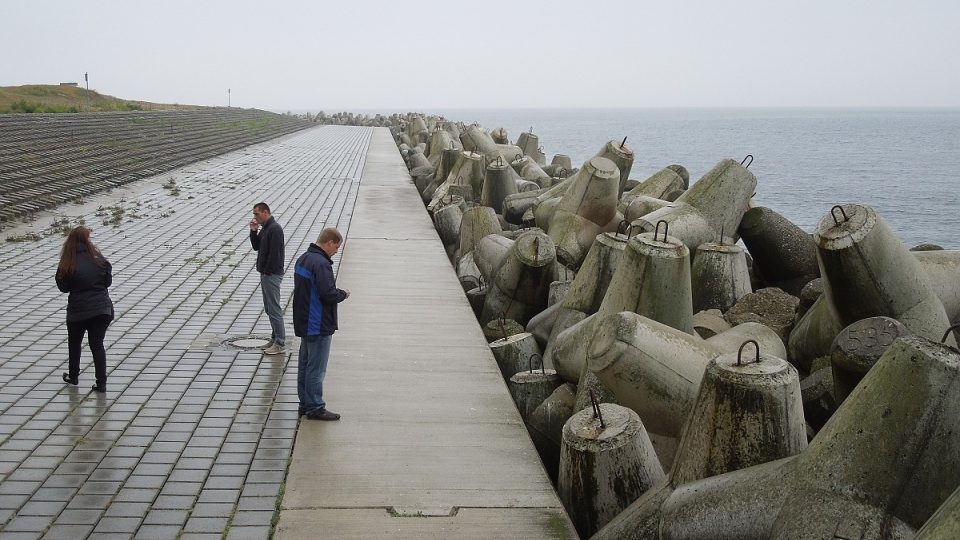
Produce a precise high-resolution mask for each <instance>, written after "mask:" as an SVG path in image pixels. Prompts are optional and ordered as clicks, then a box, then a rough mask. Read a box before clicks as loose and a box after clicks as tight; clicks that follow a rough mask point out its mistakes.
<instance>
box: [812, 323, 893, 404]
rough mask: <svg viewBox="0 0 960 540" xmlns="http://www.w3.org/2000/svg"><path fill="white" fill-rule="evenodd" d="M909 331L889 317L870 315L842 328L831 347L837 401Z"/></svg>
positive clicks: (831, 363)
mask: <svg viewBox="0 0 960 540" xmlns="http://www.w3.org/2000/svg"><path fill="white" fill-rule="evenodd" d="M909 334H910V331H909V330H907V327H906V326H904V325H903V324H901V323H900V322H899V321H897V320H895V319H891V318H889V317H869V318H867V319H862V320H859V321H857V322H855V323H853V324H851V325H850V326H848V327H846V328H844V329H843V330H841V331H840V333H839V334H837V337H836V339H834V340H833V345H832V346H831V347H830V365H831V369H832V372H833V397H834V399H835V400H836V402H837V403H841V402H843V400H844V399H846V397H847V396H848V395H850V392H852V391H853V389H854V387H856V386H857V385H858V384H860V381H861V380H863V377H864V376H865V375H866V374H867V372H868V371H870V368H872V367H873V366H874V364H876V363H877V361H878V360H879V359H880V357H881V356H883V353H885V352H887V349H888V348H889V347H890V345H892V344H893V342H894V341H896V339H897V338H900V337H903V336H906V335H909Z"/></svg>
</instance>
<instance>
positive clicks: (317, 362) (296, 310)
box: [293, 227, 350, 420]
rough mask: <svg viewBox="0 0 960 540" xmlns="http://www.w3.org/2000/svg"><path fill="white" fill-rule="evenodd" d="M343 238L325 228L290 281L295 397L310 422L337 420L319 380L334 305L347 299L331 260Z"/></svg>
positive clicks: (330, 336) (332, 325)
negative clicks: (297, 342)
mask: <svg viewBox="0 0 960 540" xmlns="http://www.w3.org/2000/svg"><path fill="white" fill-rule="evenodd" d="M341 243H343V237H342V236H340V233H339V232H338V231H337V229H335V228H333V227H328V228H326V229H324V230H323V231H321V232H320V237H319V238H317V241H316V242H314V243H313V244H310V247H309V248H307V251H306V253H304V254H303V255H301V256H300V258H299V259H297V264H296V266H295V275H294V278H293V332H294V334H295V335H296V336H297V337H299V338H300V356H299V360H298V362H297V395H298V396H299V398H300V415H301V416H303V415H306V417H307V418H309V419H311V420H339V419H340V415H339V414H337V413H335V412H331V411H328V410H327V404H326V403H325V402H324V401H323V377H324V376H325V375H326V374H327V359H328V358H329V356H330V342H331V341H332V339H333V333H334V332H336V330H337V304H339V303H340V302H343V301H344V300H346V299H347V298H348V297H349V296H350V291H348V290H343V289H338V288H337V282H336V278H335V277H334V275H333V259H332V257H333V256H334V255H336V253H337V251H339V250H340V244H341Z"/></svg>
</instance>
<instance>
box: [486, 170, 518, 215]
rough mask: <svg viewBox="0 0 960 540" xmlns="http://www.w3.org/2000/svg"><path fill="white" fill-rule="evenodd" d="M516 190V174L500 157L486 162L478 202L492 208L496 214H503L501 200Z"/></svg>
mask: <svg viewBox="0 0 960 540" xmlns="http://www.w3.org/2000/svg"><path fill="white" fill-rule="evenodd" d="M518 191H519V190H518V189H517V174H516V173H515V172H514V171H513V169H512V168H511V167H510V165H509V164H508V163H507V162H506V161H504V160H502V159H501V160H497V161H494V162H491V163H488V164H487V171H486V175H484V177H483V189H482V190H481V193H480V204H482V205H484V206H489V207H491V208H493V210H494V212H496V213H498V214H503V200H504V199H506V198H507V197H508V196H509V195H513V194H515V193H517V192H518Z"/></svg>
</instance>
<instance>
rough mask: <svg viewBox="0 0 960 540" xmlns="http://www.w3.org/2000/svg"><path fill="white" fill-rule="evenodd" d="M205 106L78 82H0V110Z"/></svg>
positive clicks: (5, 112)
mask: <svg viewBox="0 0 960 540" xmlns="http://www.w3.org/2000/svg"><path fill="white" fill-rule="evenodd" d="M203 108H204V107H200V106H196V105H179V104H176V103H174V104H167V103H150V102H148V101H132V100H126V99H120V98H116V97H113V96H107V95H104V94H100V93H98V92H96V91H94V90H86V89H84V88H80V87H78V86H60V85H48V84H30V85H25V86H0V114H16V113H80V112H112V111H165V110H195V109H203Z"/></svg>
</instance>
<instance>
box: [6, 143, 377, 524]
mask: <svg viewBox="0 0 960 540" xmlns="http://www.w3.org/2000/svg"><path fill="white" fill-rule="evenodd" d="M372 131H373V130H372V129H370V128H350V127H334V126H324V127H318V128H313V129H310V130H307V131H304V132H300V133H298V134H295V135H291V136H287V137H283V138H281V139H278V140H274V141H271V142H268V143H263V144H260V145H256V146H251V147H248V148H246V149H243V150H240V151H237V152H233V153H231V154H228V155H226V156H222V157H220V158H217V159H215V160H211V161H208V162H204V163H201V164H194V165H191V166H188V167H185V168H183V169H180V170H178V171H175V172H174V173H172V174H170V177H171V178H172V179H173V180H174V182H175V185H174V184H168V187H164V188H157V189H155V190H152V191H147V192H145V193H143V194H141V195H139V196H137V197H136V198H131V199H129V200H125V201H121V202H118V203H116V204H115V205H113V206H110V207H107V208H104V209H103V210H100V211H98V212H96V213H91V214H88V215H85V216H83V217H84V221H85V222H86V224H87V225H88V226H90V227H91V228H92V229H93V236H92V239H93V241H94V242H95V243H96V244H97V245H98V246H99V247H100V249H101V251H103V253H104V255H105V256H106V257H107V258H108V259H109V260H110V261H111V263H112V264H113V272H114V282H113V286H112V287H111V289H110V295H111V297H112V298H113V301H114V304H115V307H116V320H115V321H114V323H113V324H112V325H111V327H110V329H109V330H108V331H107V337H106V341H105V344H106V347H107V367H108V392H107V394H106V395H105V396H104V395H99V394H96V393H94V392H92V391H91V390H90V387H91V385H92V384H93V363H92V358H91V357H90V353H89V349H88V348H87V347H86V344H84V350H83V357H82V359H81V368H82V371H81V374H80V386H79V387H73V386H68V385H66V384H64V383H63V382H62V380H61V378H60V374H61V372H63V371H65V370H66V367H67V351H66V348H67V334H66V327H65V324H64V320H65V311H64V309H65V307H66V295H65V294H61V293H60V292H59V291H58V290H57V288H56V285H55V283H54V280H53V275H54V273H55V270H56V265H57V260H58V258H59V250H60V248H61V246H62V242H63V240H64V237H63V236H62V235H59V234H53V235H50V236H48V237H46V238H43V239H40V240H35V241H28V242H21V243H14V242H5V243H3V244H0V280H2V283H3V287H0V305H2V306H3V313H4V315H3V317H2V318H0V524H2V526H0V538H41V537H42V538H71V539H75V538H84V537H88V536H93V537H96V538H113V537H116V538H130V537H136V538H164V539H167V538H174V537H177V536H178V535H180V536H179V537H180V538H221V537H225V538H227V539H233V538H267V537H268V536H269V533H270V527H271V520H272V519H273V516H274V510H275V509H276V507H277V501H278V495H279V494H280V492H281V487H282V485H283V482H284V477H285V474H286V469H287V465H288V462H289V459H290V456H291V450H292V447H293V442H294V435H295V432H296V426H297V411H296V409H297V395H296V362H295V358H294V361H293V362H291V356H292V355H294V356H295V354H296V350H297V343H296V341H293V340H288V341H291V343H290V350H291V351H292V353H287V354H285V355H276V356H267V355H263V354H261V353H260V351H259V350H240V349H236V348H233V347H231V346H229V345H225V344H223V343H222V342H223V341H224V340H226V339H228V338H231V337H237V336H246V335H266V336H267V337H269V333H270V325H269V321H268V320H267V318H266V316H265V314H264V313H263V309H262V301H261V296H260V294H261V293H260V290H259V276H258V274H257V273H256V271H255V269H254V261H255V253H254V252H253V251H252V249H251V248H250V242H249V240H248V236H249V228H248V226H247V223H249V221H250V219H251V217H252V216H251V209H252V206H253V204H254V203H256V202H259V201H261V200H263V201H266V202H267V203H268V204H270V206H271V208H272V209H273V211H274V216H275V217H276V218H277V221H278V222H280V224H281V225H282V226H283V227H284V232H285V235H286V258H287V261H288V271H287V275H286V277H285V279H284V282H283V287H282V293H283V295H284V297H286V298H287V305H286V321H287V333H288V335H290V336H291V337H292V335H293V325H292V322H291V313H292V306H291V304H290V302H291V300H290V295H291V294H292V292H293V274H292V265H293V261H294V260H295V259H296V258H297V257H298V256H299V255H300V253H302V252H303V251H304V250H305V249H306V247H307V245H308V244H309V243H310V242H312V241H313V240H315V238H316V235H317V234H318V233H319V231H320V230H321V229H322V228H323V227H325V226H331V225H332V226H336V227H338V228H339V229H340V230H341V231H342V232H346V231H347V229H348V227H349V224H350V219H351V215H352V211H353V206H354V204H355V201H356V196H357V190H358V188H359V182H360V175H361V172H362V171H363V165H364V160H365V156H366V153H367V147H368V145H369V142H370V136H371V133H372ZM120 209H122V212H121V210H120ZM117 217H119V220H120V223H119V224H118V225H116V226H115V225H111V224H104V222H105V221H109V220H112V219H114V218H117ZM338 263H339V258H336V259H335V265H336V264H338ZM224 531H227V532H226V533H224Z"/></svg>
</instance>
